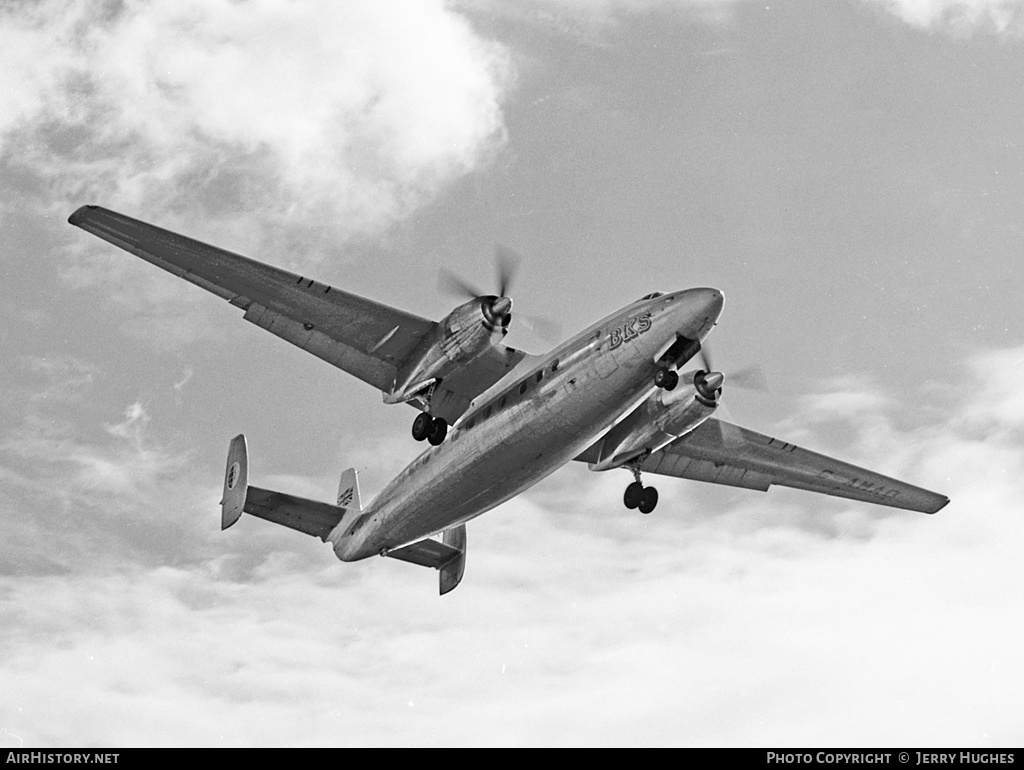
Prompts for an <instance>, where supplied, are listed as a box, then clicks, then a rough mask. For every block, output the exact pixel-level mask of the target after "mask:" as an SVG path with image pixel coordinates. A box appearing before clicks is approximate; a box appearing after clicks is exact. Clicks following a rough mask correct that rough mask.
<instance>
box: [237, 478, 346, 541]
mask: <svg viewBox="0 0 1024 770" xmlns="http://www.w3.org/2000/svg"><path fill="white" fill-rule="evenodd" d="M245 512H246V513H251V514H252V515H253V516H257V517H259V518H261V519H266V520H267V521H272V522H274V523H275V524H280V525H282V526H284V527H290V528H291V529H294V530H298V531H299V532H305V533H306V534H307V535H313V536H314V537H318V538H320V539H321V540H323V541H324V542H326V541H327V536H328V535H330V534H331V530H333V529H334V528H335V527H336V526H338V522H340V521H341V517H342V516H344V515H345V509H344V508H338V507H337V506H335V505H331V504H330V503H321V502H320V501H319V500H308V499H306V498H305V497H296V496H295V495H287V494H285V493H284V492H273V491H271V490H269V489H260V488H259V487H249V494H248V495H247V496H246V499H245Z"/></svg>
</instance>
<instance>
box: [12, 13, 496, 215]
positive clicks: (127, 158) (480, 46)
mask: <svg viewBox="0 0 1024 770" xmlns="http://www.w3.org/2000/svg"><path fill="white" fill-rule="evenodd" d="M509 78H510V70H509V67H508V62H507V58H506V54H505V52H504V50H503V49H502V48H501V46H500V45H498V44H497V43H493V42H490V41H487V40H485V39H483V38H481V37H480V36H479V35H477V34H476V33H475V32H474V31H473V29H472V28H471V27H470V26H469V24H468V22H467V21H466V20H465V19H464V18H463V17H462V16H460V15H459V14H457V13H454V12H452V11H450V10H448V9H447V8H446V7H445V5H444V4H443V3H442V2H441V1H440V0H434V1H432V2H422V1H421V0H405V1H404V2H394V3H389V4H386V5H385V4H381V3H377V2H370V1H364V2H346V3H334V2H328V0H311V1H310V2H301V3H299V2H287V1H286V0H249V2H231V1H230V0H201V1H200V0H185V1H184V2H176V3H159V2H149V1H148V0H134V1H133V2H127V3H123V4H116V5H114V4H110V3H106V2H101V0H44V1H43V2H39V3H32V4H26V3H14V4H5V5H4V7H3V8H2V9H0V158H2V159H3V162H4V164H5V165H6V166H7V167H8V168H9V169H11V170H14V171H16V172H17V173H18V174H21V175H27V176H28V177H29V178H30V179H33V180H35V184H34V185H33V184H32V183H29V182H24V183H23V184H24V187H26V188H28V189H33V187H34V188H35V191H37V192H38V191H39V190H38V186H39V185H40V184H42V185H44V186H45V187H46V194H45V200H46V202H47V203H49V202H50V201H51V200H52V199H53V198H54V197H56V198H57V202H55V203H54V204H53V205H54V206H59V208H60V213H63V214H65V215H66V214H67V210H66V209H67V207H68V206H69V205H70V203H71V202H75V203H81V202H85V201H94V202H103V203H116V204H117V205H119V206H121V207H125V208H128V209H130V210H137V209H138V208H140V207H142V206H147V207H150V208H152V207H160V208H169V209H172V210H174V211H176V212H178V213H179V214H181V213H192V214H195V213H203V214H205V215H209V214H211V213H212V214H218V213H219V214H221V215H238V214H241V213H244V214H245V216H246V219H247V222H248V223H249V225H248V226H249V228H252V227H253V225H252V222H253V220H254V219H256V220H258V219H259V218H260V217H262V218H263V220H264V222H266V220H267V219H269V220H270V222H271V223H273V222H295V221H302V220H304V219H306V218H314V217H321V218H323V220H324V221H323V222H322V224H323V225H325V226H326V227H328V229H330V230H331V231H332V232H335V231H337V232H341V233H359V232H365V231H367V230H375V229H378V228H380V227H381V226H383V225H386V224H388V223H389V222H390V221H392V220H393V219H394V218H396V217H401V216H404V215H405V214H407V213H408V212H409V211H410V210H412V208H414V207H415V206H417V205H418V204H420V203H422V202H423V201H424V200H425V199H427V198H429V197H430V196H431V195H433V194H434V193H435V192H436V191H437V190H438V189H439V187H440V186H442V185H443V184H445V183H446V182H448V181H450V180H451V179H453V178H456V177H458V176H460V175H461V174H464V173H466V172H467V171H469V170H471V169H473V168H474V167H475V166H477V165H478V164H479V163H480V162H482V161H483V160H485V159H486V158H487V157H488V154H489V153H490V152H492V151H493V150H494V149H495V148H497V147H499V146H500V145H501V143H502V141H503V138H504V134H503V131H504V129H503V123H502V115H501V100H502V97H503V94H504V90H505V89H506V88H507V86H508V83H509ZM15 176H17V174H16V175H15ZM22 192H24V190H23V191H22ZM55 193H56V195H55ZM43 197H44V196H43V195H42V194H40V198H43ZM257 214H258V215H259V216H257Z"/></svg>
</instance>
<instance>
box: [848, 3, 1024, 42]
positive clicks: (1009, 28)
mask: <svg viewBox="0 0 1024 770" xmlns="http://www.w3.org/2000/svg"><path fill="white" fill-rule="evenodd" d="M866 1H867V2H869V3H871V4H873V5H876V6H878V5H880V6H882V7H884V8H885V9H886V10H887V11H889V12H890V13H892V14H894V15H895V16H897V17H899V18H900V19H902V20H903V21H905V22H906V23H908V24H911V25H913V26H915V27H921V28H922V29H927V30H932V31H935V32H946V33H949V34H953V35H970V34H973V33H974V32H988V33H994V34H997V35H1013V36H1015V37H1019V36H1020V35H1021V34H1024V1H1022V0H866Z"/></svg>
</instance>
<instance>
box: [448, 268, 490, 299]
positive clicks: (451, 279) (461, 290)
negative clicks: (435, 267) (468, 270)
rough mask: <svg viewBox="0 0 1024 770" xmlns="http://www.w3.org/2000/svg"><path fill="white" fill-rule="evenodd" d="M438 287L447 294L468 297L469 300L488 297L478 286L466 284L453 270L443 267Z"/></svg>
mask: <svg viewBox="0 0 1024 770" xmlns="http://www.w3.org/2000/svg"><path fill="white" fill-rule="evenodd" d="M437 286H438V288H439V289H440V290H441V291H443V292H445V293H446V294H454V295H457V296H460V297H466V298H468V299H475V298H476V297H485V296H487V295H486V294H485V293H484V292H482V291H480V289H478V288H477V287H476V286H472V285H470V284H468V283H466V282H465V281H464V280H462V279H461V278H459V276H457V275H455V273H453V272H452V271H451V270H449V269H448V268H446V267H442V268H441V269H440V270H439V271H438V275H437Z"/></svg>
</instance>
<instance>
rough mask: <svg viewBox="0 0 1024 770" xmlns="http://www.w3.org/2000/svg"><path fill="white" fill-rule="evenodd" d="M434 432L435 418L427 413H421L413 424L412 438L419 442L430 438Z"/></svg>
mask: <svg viewBox="0 0 1024 770" xmlns="http://www.w3.org/2000/svg"><path fill="white" fill-rule="evenodd" d="M433 432H434V418H433V417H431V416H430V415H429V414H427V413H426V412H420V413H419V414H418V415H416V419H415V420H413V422H412V437H413V438H414V439H416V440H417V441H423V439H425V438H429V437H430V435H431V434H432V433H433Z"/></svg>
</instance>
